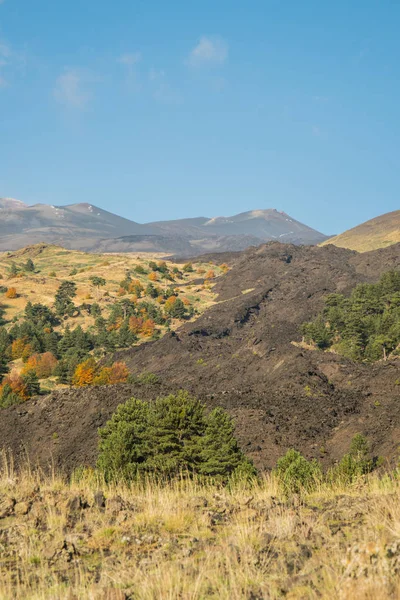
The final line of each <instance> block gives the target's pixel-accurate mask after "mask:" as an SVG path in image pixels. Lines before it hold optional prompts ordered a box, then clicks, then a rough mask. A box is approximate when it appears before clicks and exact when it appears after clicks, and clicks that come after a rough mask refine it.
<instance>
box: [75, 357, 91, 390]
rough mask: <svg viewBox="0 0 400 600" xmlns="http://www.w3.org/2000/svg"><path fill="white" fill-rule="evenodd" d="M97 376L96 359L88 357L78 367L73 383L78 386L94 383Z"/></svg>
mask: <svg viewBox="0 0 400 600" xmlns="http://www.w3.org/2000/svg"><path fill="white" fill-rule="evenodd" d="M95 376H96V361H95V359H94V358H88V359H87V360H85V361H83V362H81V363H79V365H78V366H77V367H76V369H75V373H74V376H73V378H72V383H73V385H76V386H77V387H85V386H87V385H93V381H94V378H95Z"/></svg>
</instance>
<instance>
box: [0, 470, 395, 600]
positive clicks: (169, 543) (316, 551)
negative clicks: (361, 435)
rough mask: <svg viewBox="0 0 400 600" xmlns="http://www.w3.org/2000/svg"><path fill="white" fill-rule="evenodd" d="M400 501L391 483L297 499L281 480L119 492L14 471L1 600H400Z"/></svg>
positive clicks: (3, 511) (5, 496)
mask: <svg viewBox="0 0 400 600" xmlns="http://www.w3.org/2000/svg"><path fill="white" fill-rule="evenodd" d="M103 495H104V496H103ZM103 498H104V502H103ZM399 498H400V487H399V484H398V482H397V481H396V480H395V479H393V478H389V477H385V478H383V479H381V480H379V479H377V478H371V479H370V480H369V481H366V482H362V483H359V484H357V485H353V486H352V487H350V488H346V489H341V488H337V487H336V488H332V487H328V486H324V487H321V489H319V490H318V492H316V493H313V494H305V495H304V496H301V497H300V496H295V497H292V498H289V499H288V498H285V496H284V495H283V494H282V491H281V490H280V487H279V485H278V483H277V481H276V480H275V479H274V478H273V477H271V476H268V477H266V478H265V479H264V480H263V481H262V482H261V483H260V484H259V485H256V486H253V487H252V488H251V489H249V488H246V487H235V488H234V489H229V488H221V487H218V486H212V485H201V484H199V483H196V482H188V481H178V482H175V483H171V484H169V485H160V484H156V483H147V484H135V485H133V486H132V487H127V486H124V485H118V486H107V485H105V484H104V483H102V482H101V481H99V480H98V479H96V477H95V476H94V474H88V475H87V476H86V477H85V478H84V479H83V480H82V479H81V480H77V481H75V482H66V481H64V480H62V479H61V478H60V477H57V476H56V475H54V476H52V477H45V476H43V475H39V474H37V473H32V472H30V471H29V469H26V470H25V471H24V472H22V473H21V474H19V475H16V474H15V473H14V472H13V471H12V469H10V468H9V467H7V465H6V462H5V463H4V467H3V469H2V473H1V478H0V556H1V559H0V560H1V563H0V565H1V567H0V598H1V599H11V598H13V599H14V598H15V599H24V600H25V599H40V600H44V599H50V598H51V599H64V598H65V599H83V600H85V599H104V600H105V599H109V600H111V599H113V600H117V599H118V600H119V599H121V600H122V599H128V598H129V599H135V600H136V599H140V600H141V599H143V600H159V599H168V600H175V599H176V600H178V599H180V600H201V599H204V598H207V599H208V598H210V599H215V600H217V599H218V600H219V599H221V600H238V599H242V598H246V599H248V600H250V599H251V600H256V599H264V598H266V599H279V598H289V599H292V600H294V599H310V600H311V599H314V598H315V599H317V598H322V599H324V600H325V599H326V600H328V599H329V600H334V599H337V600H353V599H358V598H363V599H364V598H365V599H371V600H372V599H373V600H380V599H389V598H390V599H392V598H400V587H399V582H400V504H399Z"/></svg>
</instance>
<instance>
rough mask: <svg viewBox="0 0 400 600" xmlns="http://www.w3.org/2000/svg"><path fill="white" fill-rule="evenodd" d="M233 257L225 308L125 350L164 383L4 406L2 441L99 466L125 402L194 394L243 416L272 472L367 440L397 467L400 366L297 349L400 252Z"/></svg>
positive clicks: (276, 251)
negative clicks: (339, 297) (104, 435)
mask: <svg viewBox="0 0 400 600" xmlns="http://www.w3.org/2000/svg"><path fill="white" fill-rule="evenodd" d="M228 258H229V257H228ZM232 260H233V267H232V269H231V270H230V271H229V272H228V273H227V274H226V275H225V276H223V277H221V278H220V279H219V280H218V281H217V283H216V286H215V290H216V291H217V292H218V294H219V297H218V303H217V304H216V305H214V306H213V307H211V308H210V309H209V310H208V311H206V312H205V313H204V314H203V315H202V316H201V317H200V318H199V319H198V320H197V321H196V322H193V323H187V324H186V325H184V326H183V327H181V328H180V329H179V330H178V332H177V333H176V334H169V335H166V336H165V337H164V338H163V339H161V340H159V341H157V342H152V343H149V344H145V345H143V346H140V347H137V348H133V349H131V350H128V351H124V352H119V353H117V355H116V358H118V360H124V361H126V363H127V365H128V367H129V368H130V370H131V371H132V372H133V373H136V374H138V373H141V372H143V371H150V372H154V373H157V374H158V375H159V376H160V378H161V384H159V385H155V386H136V387H135V386H131V385H118V386H112V387H102V388H95V389H93V388H92V389H83V390H82V389H80V390H77V389H76V390H74V389H71V390H65V391H61V392H54V393H53V394H51V395H49V396H47V397H44V398H39V399H36V400H32V401H30V402H26V403H25V404H23V405H21V406H17V407H11V408H9V409H6V410H3V411H2V412H1V417H2V418H1V422H0V439H1V441H2V445H3V446H5V447H10V448H11V449H12V450H13V452H14V453H16V454H18V453H19V452H21V448H22V447H23V446H24V447H25V448H26V449H27V450H28V453H29V454H30V456H31V459H33V461H38V462H39V463H40V464H41V465H45V464H50V463H51V461H52V460H53V461H54V462H55V463H56V465H57V466H59V467H62V468H64V469H65V470H67V471H70V470H71V469H72V468H74V467H75V466H77V465H79V464H93V462H94V461H95V457H96V448H97V429H98V427H99V426H101V425H103V424H104V423H105V421H106V420H107V419H108V418H109V417H110V415H111V414H112V412H113V411H114V410H115V408H116V406H117V405H118V404H119V403H121V402H123V401H125V400H126V399H127V398H129V397H131V396H132V395H135V396H137V397H140V398H143V399H148V400H151V399H153V398H155V397H156V396H157V395H160V394H167V393H169V392H171V391H174V390H177V389H180V388H185V389H188V390H189V391H191V392H192V393H193V394H196V395H197V396H198V397H199V398H201V399H202V400H204V401H205V402H206V403H207V405H208V406H209V407H214V406H216V405H221V406H223V407H225V408H226V409H227V410H228V411H229V412H230V413H231V414H232V415H233V416H234V418H235V420H236V423H237V435H238V438H239V440H240V442H241V444H242V447H243V448H244V449H245V450H246V452H248V453H249V454H250V455H251V456H252V457H253V458H254V460H255V463H256V464H257V466H259V467H262V468H269V467H272V466H273V465H274V464H275V462H276V459H277V458H278V457H279V456H280V455H281V454H282V453H284V452H285V451H286V449H287V448H289V447H296V448H298V449H299V450H301V451H302V452H303V453H304V454H305V455H307V456H308V457H316V458H319V459H321V460H322V461H323V462H324V463H325V464H327V465H328V464H331V463H333V462H334V461H335V460H337V459H339V458H340V457H341V456H342V455H343V454H344V453H345V452H346V451H347V450H348V448H349V444H350V440H351V438H352V436H353V435H354V434H355V433H357V432H362V433H363V434H364V435H366V436H367V437H368V438H369V440H370V442H371V445H372V450H373V452H374V454H375V455H382V456H384V457H387V458H389V459H395V458H396V457H397V450H398V436H399V431H400V389H399V388H400V386H398V385H396V381H397V380H398V379H400V362H399V361H397V360H393V361H392V360H390V361H387V362H379V363H377V364H375V365H365V364H354V363H352V362H350V361H348V360H346V359H344V358H342V357H340V356H338V355H335V354H333V353H323V352H319V351H311V350H307V349H304V348H302V347H301V346H299V345H295V344H298V343H299V342H300V341H301V336H300V334H299V326H300V324H301V323H303V322H304V321H305V320H308V319H310V318H312V317H313V316H315V315H316V314H317V313H318V312H319V310H320V309H321V307H322V306H323V298H324V296H325V295H326V294H328V293H330V292H343V293H348V292H350V290H351V289H352V287H354V285H356V284H357V283H360V282H373V281H376V280H377V278H378V277H379V276H380V274H381V273H383V272H385V271H387V270H388V269H391V268H396V269H398V268H399V267H400V246H399V245H397V246H392V247H390V248H387V249H385V250H379V251H376V252H370V253H366V254H357V253H355V252H352V251H348V250H344V249H341V248H337V247H334V246H326V247H323V248H318V247H296V246H287V245H282V244H277V243H271V244H267V245H265V246H262V247H260V248H257V249H252V250H248V251H246V252H244V253H242V254H240V255H239V256H237V255H234V257H233V259H232ZM293 342H294V343H293ZM54 432H57V434H58V438H57V439H56V440H54V439H53V438H52V435H53V433H54Z"/></svg>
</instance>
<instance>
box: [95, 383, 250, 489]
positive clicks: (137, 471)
mask: <svg viewBox="0 0 400 600" xmlns="http://www.w3.org/2000/svg"><path fill="white" fill-rule="evenodd" d="M99 435H100V442H99V458H98V462H97V467H98V469H99V470H100V472H102V473H103V475H104V477H105V478H106V479H107V480H114V479H119V478H123V479H126V480H132V479H135V478H137V477H140V476H141V475H144V474H146V475H151V476H155V477H162V478H163V477H166V478H171V477H174V476H177V475H182V474H187V476H192V475H199V476H205V477H212V478H213V479H215V480H218V481H221V482H225V481H228V479H229V477H230V476H233V475H235V477H236V478H238V477H239V476H242V477H243V478H244V477H249V476H250V474H252V475H254V474H255V470H254V467H253V466H252V464H251V462H250V461H249V460H248V459H247V458H246V457H245V456H244V455H243V453H242V452H241V450H240V448H239V446H238V444H237V441H236V439H235V437H234V425H233V422H232V420H231V419H230V417H229V416H228V415H227V414H226V413H225V412H224V411H223V410H222V409H216V410H214V411H212V412H211V413H210V414H209V415H207V414H206V410H205V406H204V405H203V404H202V403H201V402H199V401H198V400H196V399H195V398H193V397H191V396H190V395H189V394H188V393H187V392H184V391H180V392H178V394H176V395H172V394H171V395H170V396H167V397H162V398H157V400H156V401H155V402H153V403H147V402H143V401H141V400H138V399H136V398H132V399H131V400H129V401H128V402H126V403H125V404H122V405H120V406H119V407H118V409H117V410H116V412H115V413H114V415H113V416H112V418H111V419H110V420H109V421H108V423H107V424H106V426H105V427H104V428H103V429H100V431H99Z"/></svg>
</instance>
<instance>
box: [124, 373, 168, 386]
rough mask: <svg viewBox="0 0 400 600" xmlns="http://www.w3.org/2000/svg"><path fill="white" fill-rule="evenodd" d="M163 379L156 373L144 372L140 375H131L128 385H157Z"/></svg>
mask: <svg viewBox="0 0 400 600" xmlns="http://www.w3.org/2000/svg"><path fill="white" fill-rule="evenodd" d="M160 381H161V379H160V377H159V376H158V375H156V374H155V373H148V372H146V371H145V372H144V373H141V374H140V375H129V377H128V383H136V384H139V385H156V384H157V383H160Z"/></svg>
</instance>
